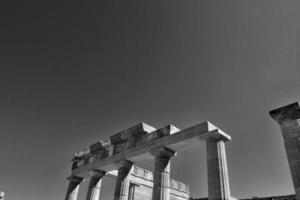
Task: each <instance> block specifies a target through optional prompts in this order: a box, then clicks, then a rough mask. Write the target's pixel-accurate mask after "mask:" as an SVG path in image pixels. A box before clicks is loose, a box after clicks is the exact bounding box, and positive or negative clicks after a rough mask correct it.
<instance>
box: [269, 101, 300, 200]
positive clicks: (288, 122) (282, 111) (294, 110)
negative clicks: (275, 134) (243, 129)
mask: <svg viewBox="0 0 300 200" xmlns="http://www.w3.org/2000/svg"><path fill="white" fill-rule="evenodd" d="M270 115H271V117H272V118H273V119H274V120H275V121H276V122H278V124H279V125H280V128H281V133H282V136H283V139H284V146H285V151H286V155H287V159H288V162H289V167H290V172H291V175H292V180H293V185H294V188H295V192H296V197H297V199H298V200H300V107H299V104H298V103H293V104H290V105H288V106H285V107H282V108H279V109H276V110H272V111H270Z"/></svg>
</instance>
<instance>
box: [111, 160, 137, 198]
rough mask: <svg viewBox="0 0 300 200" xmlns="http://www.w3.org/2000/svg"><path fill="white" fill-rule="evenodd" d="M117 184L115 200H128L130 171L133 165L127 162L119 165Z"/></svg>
mask: <svg viewBox="0 0 300 200" xmlns="http://www.w3.org/2000/svg"><path fill="white" fill-rule="evenodd" d="M118 164H119V165H120V167H119V169H118V176H117V182H116V186H115V192H114V200H128V192H129V184H130V179H129V176H130V171H131V169H132V165H133V163H132V162H130V161H127V160H124V161H121V162H119V163H118Z"/></svg>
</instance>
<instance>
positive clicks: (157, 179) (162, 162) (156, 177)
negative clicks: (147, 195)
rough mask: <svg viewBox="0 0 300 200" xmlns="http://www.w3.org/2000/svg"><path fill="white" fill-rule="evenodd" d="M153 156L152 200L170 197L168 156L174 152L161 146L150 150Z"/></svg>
mask: <svg viewBox="0 0 300 200" xmlns="http://www.w3.org/2000/svg"><path fill="white" fill-rule="evenodd" d="M151 153H152V154H153V155H154V156H155V161H154V172H153V194H152V200H169V199H170V158H171V157H172V156H173V155H174V154H175V152H174V151H173V150H171V149H168V148H165V147H161V148H156V149H153V150H152V151H151Z"/></svg>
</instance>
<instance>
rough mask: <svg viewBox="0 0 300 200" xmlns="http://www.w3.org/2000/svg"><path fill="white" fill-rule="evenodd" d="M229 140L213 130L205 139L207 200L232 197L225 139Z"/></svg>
mask: <svg viewBox="0 0 300 200" xmlns="http://www.w3.org/2000/svg"><path fill="white" fill-rule="evenodd" d="M227 140H230V137H226V136H225V135H223V134H220V133H218V132H215V133H213V134H209V135H208V137H207V139H206V153H207V181H208V198H209V200H227V199H232V197H231V194H230V186H229V178H228V168H227V160H226V152H225V141H227Z"/></svg>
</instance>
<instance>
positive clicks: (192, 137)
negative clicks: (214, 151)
mask: <svg viewBox="0 0 300 200" xmlns="http://www.w3.org/2000/svg"><path fill="white" fill-rule="evenodd" d="M145 130H146V129H145ZM147 130H150V129H147ZM170 130H172V129H170ZM172 131H173V134H167V135H165V136H163V137H160V138H159V142H157V140H155V139H153V140H149V141H148V140H147V141H146V142H145V143H143V144H139V145H137V146H135V147H130V148H128V147H129V146H126V145H128V144H123V143H119V144H121V145H125V147H124V148H123V147H122V148H121V149H120V150H117V151H118V153H114V154H112V155H110V156H108V157H106V158H104V159H95V160H89V162H88V163H86V160H84V161H80V162H79V163H78V164H77V167H76V168H74V169H73V170H72V175H75V176H79V177H83V178H84V177H87V176H88V173H87V172H88V171H89V170H93V169H98V170H102V171H112V170H116V169H117V165H115V162H116V161H118V160H122V159H126V160H129V161H131V162H138V161H141V160H145V159H146V160H150V159H152V158H153V156H152V155H151V153H149V151H151V149H154V148H158V147H161V146H165V147H167V148H169V149H172V150H174V151H176V152H178V151H182V150H185V149H188V148H190V147H191V146H193V145H197V144H199V142H200V141H201V140H206V138H207V137H209V136H210V135H220V136H222V137H224V138H227V139H228V140H230V136H229V135H227V134H226V133H224V132H223V131H222V130H220V129H219V128H218V127H216V126H214V125H213V124H212V123H210V122H207V121H206V122H203V123H200V124H197V125H195V126H192V127H190V128H187V129H184V130H181V131H177V130H176V131H174V130H172ZM124 134H125V133H124ZM151 134H152V133H149V134H147V135H145V136H148V135H151ZM121 135H122V134H121ZM127 136H128V135H127V134H125V136H124V137H123V136H122V137H121V136H120V137H121V138H126V137H127ZM122 141H123V140H122ZM116 146H117V145H116Z"/></svg>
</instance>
